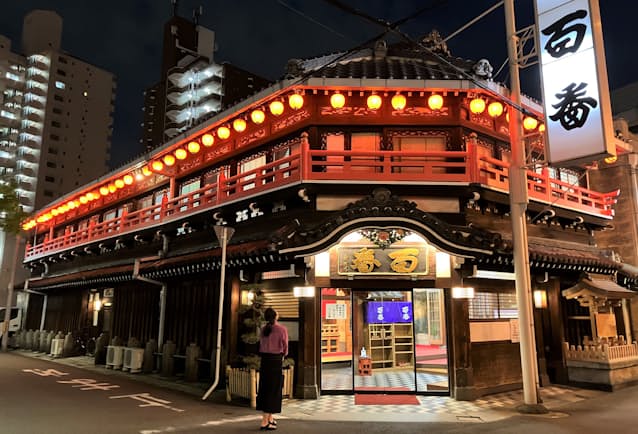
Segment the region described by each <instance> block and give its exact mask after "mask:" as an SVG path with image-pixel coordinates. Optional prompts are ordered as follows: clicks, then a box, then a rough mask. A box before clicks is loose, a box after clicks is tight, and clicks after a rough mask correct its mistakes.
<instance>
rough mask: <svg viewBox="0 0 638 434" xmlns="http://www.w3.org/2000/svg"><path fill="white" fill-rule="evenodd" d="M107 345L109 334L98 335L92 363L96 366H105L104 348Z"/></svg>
mask: <svg viewBox="0 0 638 434" xmlns="http://www.w3.org/2000/svg"><path fill="white" fill-rule="evenodd" d="M108 344H109V334H108V333H100V336H98V338H97V339H96V340H95V355H94V361H95V364H96V365H106V347H107V346H108Z"/></svg>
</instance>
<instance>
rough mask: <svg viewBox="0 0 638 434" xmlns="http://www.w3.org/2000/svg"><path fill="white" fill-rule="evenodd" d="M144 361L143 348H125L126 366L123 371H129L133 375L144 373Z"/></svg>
mask: <svg viewBox="0 0 638 434" xmlns="http://www.w3.org/2000/svg"><path fill="white" fill-rule="evenodd" d="M143 361H144V349H143V348H124V365H123V368H122V370H123V371H124V370H128V371H130V372H131V374H135V373H137V372H142V362H143Z"/></svg>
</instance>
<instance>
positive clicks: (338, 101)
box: [330, 92, 346, 109]
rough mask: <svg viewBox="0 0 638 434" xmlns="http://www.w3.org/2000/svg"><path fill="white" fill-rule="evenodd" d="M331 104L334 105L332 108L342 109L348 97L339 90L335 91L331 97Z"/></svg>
mask: <svg viewBox="0 0 638 434" xmlns="http://www.w3.org/2000/svg"><path fill="white" fill-rule="evenodd" d="M330 105H331V106H332V108H335V109H340V108H342V107H343V106H344V105H346V97H345V96H343V94H341V93H339V92H337V93H333V94H332V96H331V97H330Z"/></svg>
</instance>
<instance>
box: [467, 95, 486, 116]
mask: <svg viewBox="0 0 638 434" xmlns="http://www.w3.org/2000/svg"><path fill="white" fill-rule="evenodd" d="M470 111H471V112H472V113H474V114H480V113H483V112H484V111H485V100H484V99H483V98H474V99H473V100H472V101H470Z"/></svg>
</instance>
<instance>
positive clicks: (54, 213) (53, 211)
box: [51, 158, 607, 217]
mask: <svg viewBox="0 0 638 434" xmlns="http://www.w3.org/2000/svg"><path fill="white" fill-rule="evenodd" d="M605 161H607V159H606V158H605ZM58 214H60V211H58V209H57V208H53V209H52V210H51V215H53V216H54V217H55V216H56V215H58Z"/></svg>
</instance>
